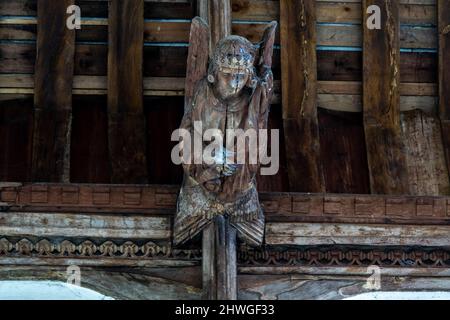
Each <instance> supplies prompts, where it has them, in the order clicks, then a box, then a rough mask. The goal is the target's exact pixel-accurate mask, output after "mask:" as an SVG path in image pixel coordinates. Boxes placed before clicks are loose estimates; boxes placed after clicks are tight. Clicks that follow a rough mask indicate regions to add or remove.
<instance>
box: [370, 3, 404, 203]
mask: <svg viewBox="0 0 450 320" xmlns="http://www.w3.org/2000/svg"><path fill="white" fill-rule="evenodd" d="M363 4H364V5H363V8H364V9H363V11H364V16H366V15H367V14H366V13H365V11H366V8H368V7H369V6H370V5H378V6H379V7H380V8H381V16H382V17H384V20H383V27H382V29H381V30H369V29H368V28H367V25H366V24H364V45H363V51H364V54H363V73H364V75H363V87H364V93H363V108H364V129H365V136H366V146H367V156H368V163H369V173H370V185H371V192H372V193H375V194H408V193H409V186H408V173H407V165H406V159H405V153H404V152H405V151H404V145H403V141H402V139H401V129H400V72H399V71H400V70H399V60H400V41H399V35H400V20H399V8H398V6H399V4H398V2H397V1H387V0H365V1H364V2H363Z"/></svg>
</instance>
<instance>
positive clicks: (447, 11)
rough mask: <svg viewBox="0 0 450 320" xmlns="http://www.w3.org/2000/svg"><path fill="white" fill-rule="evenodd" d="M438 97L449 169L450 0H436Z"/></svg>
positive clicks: (449, 167) (449, 168)
mask: <svg viewBox="0 0 450 320" xmlns="http://www.w3.org/2000/svg"><path fill="white" fill-rule="evenodd" d="M438 16H439V98H440V117H441V125H442V138H443V143H444V150H445V157H446V161H447V168H448V170H449V171H450V55H449V52H450V1H448V0H438Z"/></svg>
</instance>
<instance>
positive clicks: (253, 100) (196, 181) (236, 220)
mask: <svg viewBox="0 0 450 320" xmlns="http://www.w3.org/2000/svg"><path fill="white" fill-rule="evenodd" d="M197 88H198V89H197V90H196V93H195V95H194V99H193V100H192V101H193V102H192V104H191V105H190V106H186V112H185V115H184V117H183V120H182V124H181V128H182V129H186V130H188V131H189V132H190V133H191V137H193V136H194V123H195V122H197V121H201V124H202V131H203V132H201V133H199V134H201V136H203V133H204V131H205V130H207V129H220V130H221V132H223V133H224V134H225V132H226V129H242V130H243V131H246V130H248V129H255V131H256V132H257V133H258V130H259V129H265V128H267V117H268V113H269V105H268V104H267V105H263V104H261V90H262V88H261V87H258V88H257V89H256V90H254V91H250V90H248V91H247V89H245V91H244V92H243V97H242V99H239V100H238V102H237V103H235V104H233V105H227V104H226V103H225V102H223V101H221V100H220V99H218V98H217V97H216V96H215V94H214V90H213V88H212V84H210V83H208V82H207V81H206V80H202V81H201V82H200V83H199V85H198V87H197ZM246 152H248V150H247V149H246ZM248 160H249V158H247V160H246V162H245V164H243V165H241V166H240V167H239V168H238V170H237V171H236V172H235V173H234V174H233V175H232V176H229V177H223V176H221V174H220V172H219V171H218V170H217V169H216V167H217V166H216V165H211V166H209V165H206V164H204V163H203V164H184V165H183V169H184V181H183V185H182V187H181V190H180V193H179V198H178V202H177V212H176V217H175V226H174V243H175V244H176V245H177V244H182V243H184V242H186V241H187V240H189V239H192V238H193V237H195V236H196V235H197V234H198V233H199V232H201V231H202V230H203V229H204V228H205V227H206V226H208V225H209V224H210V223H211V222H212V221H213V219H214V218H215V217H216V216H217V215H224V216H227V217H228V218H229V221H230V224H231V225H232V226H233V227H235V228H236V230H237V232H238V233H237V234H238V237H239V238H240V239H241V240H243V241H244V242H245V243H247V244H249V245H261V244H262V242H263V238H264V214H263V211H262V208H261V206H260V203H259V199H258V192H257V188H256V174H257V171H258V170H259V165H258V164H250V163H249V161H248ZM191 163H193V160H192V162H191Z"/></svg>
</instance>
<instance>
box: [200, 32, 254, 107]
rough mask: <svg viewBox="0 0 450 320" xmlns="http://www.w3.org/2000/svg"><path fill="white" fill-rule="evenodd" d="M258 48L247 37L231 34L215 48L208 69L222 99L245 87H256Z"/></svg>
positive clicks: (231, 96)
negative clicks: (255, 64) (255, 63)
mask: <svg viewBox="0 0 450 320" xmlns="http://www.w3.org/2000/svg"><path fill="white" fill-rule="evenodd" d="M255 56H256V50H255V47H254V46H253V44H252V43H251V42H250V41H248V40H247V39H245V38H243V37H239V36H229V37H226V38H224V39H222V40H221V41H220V42H219V43H218V44H217V47H216V48H215V50H214V54H213V57H212V59H211V63H210V64H209V70H208V81H209V82H210V83H211V84H212V85H213V86H214V89H215V91H216V93H217V94H218V95H219V96H220V98H222V99H230V98H234V97H237V96H239V95H240V94H241V92H242V90H243V89H244V87H246V86H248V87H254V86H255V82H256V80H255V79H256V78H255V76H256V73H255V67H254V62H255Z"/></svg>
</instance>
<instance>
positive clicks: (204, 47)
mask: <svg viewBox="0 0 450 320" xmlns="http://www.w3.org/2000/svg"><path fill="white" fill-rule="evenodd" d="M203 14H204V15H205V16H206V13H203ZM209 33H210V29H209V27H208V25H207V23H206V22H205V20H204V19H202V18H195V19H194V20H192V25H191V32H190V37H189V51H188V58H187V70H186V84H185V93H184V94H185V98H184V106H185V108H186V107H188V106H190V104H191V102H192V97H193V96H194V94H195V90H196V85H197V84H198V82H199V81H200V80H201V79H203V78H205V77H206V73H207V69H208V62H209V44H210V34H209Z"/></svg>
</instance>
